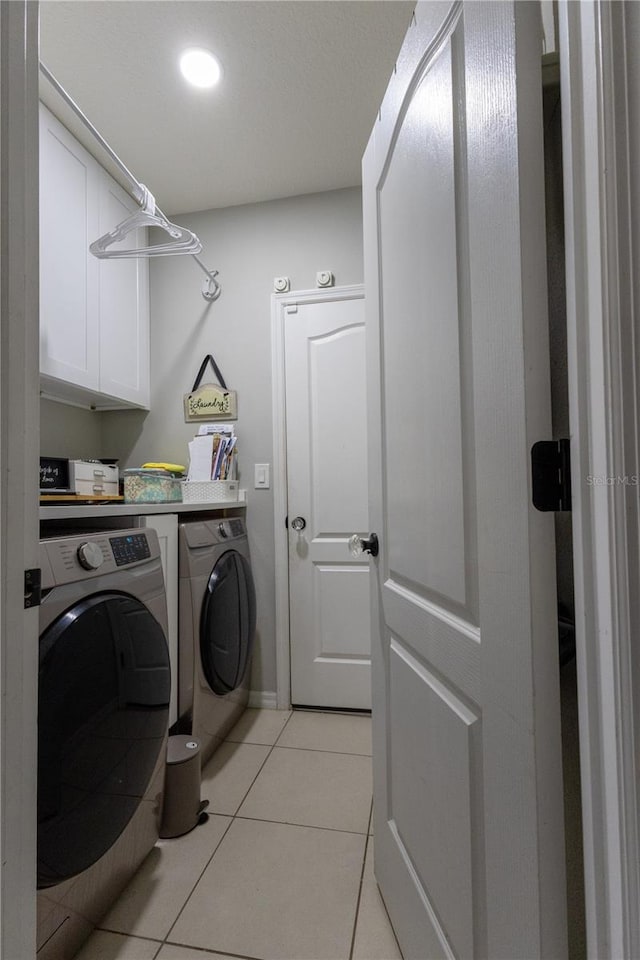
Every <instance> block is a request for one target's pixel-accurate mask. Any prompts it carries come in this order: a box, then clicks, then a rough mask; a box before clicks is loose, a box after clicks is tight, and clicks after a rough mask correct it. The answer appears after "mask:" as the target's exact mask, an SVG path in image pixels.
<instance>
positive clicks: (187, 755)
mask: <svg viewBox="0 0 640 960" xmlns="http://www.w3.org/2000/svg"><path fill="white" fill-rule="evenodd" d="M208 804H209V801H208V800H202V801H201V800H200V741H199V740H197V739H196V738H195V737H191V736H184V735H182V734H179V735H177V736H173V737H169V739H168V743H167V765H166V768H165V778H164V805H163V810H162V824H161V827H160V836H161V837H162V838H163V839H168V838H170V837H180V836H182V834H184V833H188V832H189V831H190V830H193V828H194V827H196V826H197V825H198V824H199V823H204V821H205V820H206V819H207V816H208V815H207V814H206V813H204V812H203V811H204V809H205V807H207V806H208Z"/></svg>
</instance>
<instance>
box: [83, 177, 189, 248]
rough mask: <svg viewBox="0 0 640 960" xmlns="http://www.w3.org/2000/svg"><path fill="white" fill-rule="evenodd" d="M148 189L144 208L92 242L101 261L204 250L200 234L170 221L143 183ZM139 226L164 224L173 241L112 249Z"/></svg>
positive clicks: (143, 187)
mask: <svg viewBox="0 0 640 960" xmlns="http://www.w3.org/2000/svg"><path fill="white" fill-rule="evenodd" d="M140 186H141V187H142V189H143V191H144V202H143V204H142V210H136V212H135V213H132V214H131V216H129V217H126V218H125V219H124V220H123V221H122V223H119V224H118V225H117V226H116V227H114V228H113V230H110V231H109V233H105V234H104V235H103V236H102V237H99V238H98V239H97V240H94V241H93V243H91V244H90V245H89V250H90V251H91V253H92V254H93V255H94V257H98V258H99V259H100V260H111V259H117V258H122V257H170V256H172V255H175V254H185V253H192V254H194V253H200V251H201V250H202V244H201V243H200V240H199V239H198V237H197V236H196V235H195V233H193V232H192V231H191V230H187V228H186V227H180V226H178V224H177V223H172V222H171V221H170V220H167V218H166V217H165V215H164V214H163V213H162V211H161V210H158V208H157V207H156V201H155V198H154V196H153V194H152V193H150V192H149V190H148V189H147V188H146V187H145V185H144V184H143V183H141V184H140ZM139 227H160V229H161V230H165V231H166V232H167V233H168V234H169V236H170V237H171V240H170V241H168V242H167V243H157V244H153V245H151V246H147V247H131V248H127V249H123V248H122V247H117V248H116V249H111V247H112V244H114V243H120V242H121V241H122V240H124V239H125V237H127V236H128V235H129V234H130V233H132V231H134V230H137V229H138V228H139Z"/></svg>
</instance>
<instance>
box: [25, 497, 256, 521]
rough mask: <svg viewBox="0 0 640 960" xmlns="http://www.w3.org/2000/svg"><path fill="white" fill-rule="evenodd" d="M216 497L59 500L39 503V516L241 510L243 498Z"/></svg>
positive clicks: (125, 514)
mask: <svg viewBox="0 0 640 960" xmlns="http://www.w3.org/2000/svg"><path fill="white" fill-rule="evenodd" d="M243 493H244V491H242V490H241V491H240V494H241V499H240V500H217V501H216V502H215V503H102V504H95V505H93V504H91V505H88V504H76V503H61V504H59V505H58V506H50V507H40V519H41V520H71V519H78V518H82V517H86V518H87V519H90V518H92V517H142V516H146V515H147V514H153V513H211V512H212V511H214V510H244V509H245V508H246V506H247V501H246V499H245V498H244V497H243V496H242V494H243Z"/></svg>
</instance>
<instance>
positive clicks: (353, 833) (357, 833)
mask: <svg viewBox="0 0 640 960" xmlns="http://www.w3.org/2000/svg"><path fill="white" fill-rule="evenodd" d="M233 819H234V820H248V821H249V822H250V823H273V824H275V825H276V826H281V827H301V828H302V829H303V830H326V831H327V832H328V833H346V834H347V835H348V836H350V837H366V836H369V834H368V833H367V832H366V830H344V829H341V828H340V827H320V826H318V824H317V823H294V822H293V821H292V820H269V819H267V818H266V817H248V816H247V815H246V814H244V813H243V814H241V815H240V814H238V815H237V816H235V817H234V818H233Z"/></svg>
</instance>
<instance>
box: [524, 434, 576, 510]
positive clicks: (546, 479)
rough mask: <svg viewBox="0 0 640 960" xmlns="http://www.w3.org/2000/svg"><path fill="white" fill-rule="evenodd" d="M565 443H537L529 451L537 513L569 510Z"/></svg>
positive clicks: (567, 442) (569, 494)
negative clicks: (538, 511)
mask: <svg viewBox="0 0 640 960" xmlns="http://www.w3.org/2000/svg"><path fill="white" fill-rule="evenodd" d="M569 447H570V444H569V440H568V439H567V438H563V439H562V440H539V441H538V443H534V445H533V446H532V447H531V481H532V483H531V486H532V500H533V505H534V507H535V508H536V509H537V510H542V511H544V512H547V511H550V510H562V511H564V510H571V458H570V452H569Z"/></svg>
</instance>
